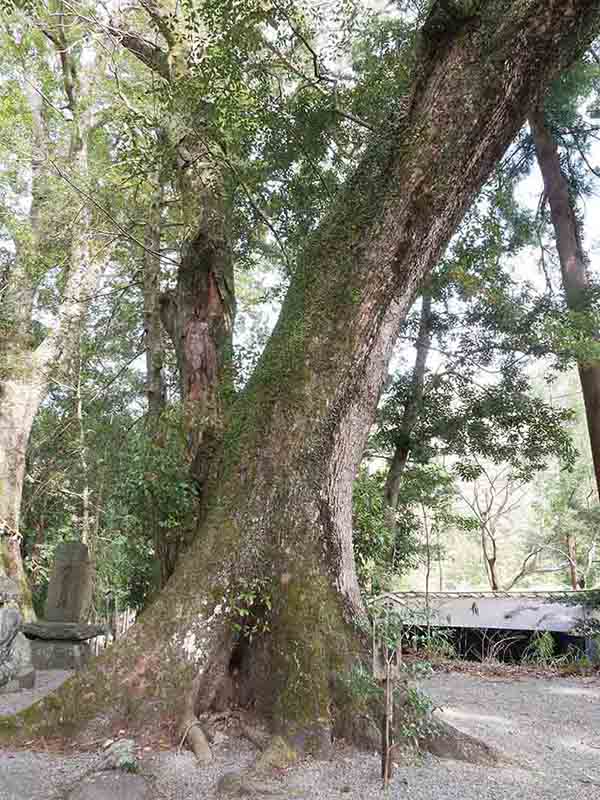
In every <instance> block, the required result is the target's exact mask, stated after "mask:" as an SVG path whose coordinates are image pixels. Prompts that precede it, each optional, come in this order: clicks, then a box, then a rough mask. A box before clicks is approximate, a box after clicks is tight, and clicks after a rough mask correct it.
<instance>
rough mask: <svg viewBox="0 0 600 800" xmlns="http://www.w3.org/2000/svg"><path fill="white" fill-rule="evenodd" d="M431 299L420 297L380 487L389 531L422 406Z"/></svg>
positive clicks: (393, 519)
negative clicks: (409, 366)
mask: <svg viewBox="0 0 600 800" xmlns="http://www.w3.org/2000/svg"><path fill="white" fill-rule="evenodd" d="M431 321H432V314H431V295H430V294H429V293H428V292H427V291H425V292H424V293H423V303H422V306H421V320H420V323H419V333H418V335H417V342H416V350H417V353H416V356H415V366H414V369H413V374H412V380H411V384H410V392H409V395H408V398H407V400H406V404H405V406H404V413H403V415H402V422H401V424H400V430H399V431H398V437H397V439H398V441H397V444H396V448H395V450H394V455H393V456H392V462H391V464H390V468H389V471H388V474H387V478H386V481H385V487H384V498H385V504H386V508H387V516H388V524H389V525H391V527H392V529H395V527H396V522H395V519H396V516H395V515H396V509H397V508H398V499H399V496H400V483H401V481H402V475H403V474H404V470H405V468H406V464H407V463H408V458H409V455H410V436H411V433H412V431H413V428H414V427H415V424H416V422H417V421H418V418H419V412H420V411H421V407H422V402H423V388H424V386H425V367H426V364H427V357H428V355H429V349H430V347H431Z"/></svg>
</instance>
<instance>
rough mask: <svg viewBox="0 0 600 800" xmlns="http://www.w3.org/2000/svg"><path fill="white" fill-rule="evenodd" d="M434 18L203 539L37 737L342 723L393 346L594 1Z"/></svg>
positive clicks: (240, 410)
mask: <svg viewBox="0 0 600 800" xmlns="http://www.w3.org/2000/svg"><path fill="white" fill-rule="evenodd" d="M440 8H441V6H440V5H438V4H436V5H435V6H434V17H432V18H430V19H429V21H428V23H427V24H426V27H425V32H424V35H423V40H422V46H421V49H420V52H419V54H418V60H417V66H416V73H415V82H414V88H413V91H412V94H411V96H410V97H409V98H407V102H406V108H405V111H404V113H403V114H402V115H399V118H398V119H397V120H394V121H393V123H391V124H390V128H389V129H388V130H387V131H385V132H383V131H382V132H381V133H380V135H378V136H377V137H376V139H375V140H374V141H373V142H372V143H371V146H370V147H369V150H368V153H367V155H366V156H365V159H364V161H363V163H362V164H361V165H360V167H359V168H358V170H357V171H356V173H355V175H354V176H353V177H352V178H351V179H350V180H349V181H348V184H347V186H346V187H345V188H344V190H343V191H342V192H341V194H340V196H339V199H338V201H337V203H336V204H335V205H334V207H333V208H332V209H331V211H330V213H329V214H328V215H327V217H326V218H325V219H324V220H323V222H322V224H321V226H320V228H319V229H318V231H317V232H316V233H315V235H314V236H313V237H312V239H311V240H310V241H309V242H308V243H307V245H306V249H305V250H304V252H303V254H302V255H301V257H300V258H299V260H298V263H297V265H296V270H295V273H294V276H293V278H292V282H291V286H290V289H289V292H288V295H287V297H286V299H285V302H284V305H283V308H282V312H281V315H280V318H279V321H278V323H277V325H276V328H275V331H274V332H273V335H272V337H271V339H270V341H269V343H268V345H267V348H266V350H265V352H264V354H263V356H262V358H261V360H260V363H259V365H258V367H257V369H256V371H255V374H254V375H253V377H252V379H251V381H250V382H249V384H248V386H247V387H246V389H245V390H244V392H243V393H242V395H241V396H240V397H239V398H237V400H236V401H235V403H234V405H233V407H232V408H231V410H230V411H229V416H228V425H227V428H226V431H225V439H224V446H223V448H222V450H221V454H220V458H219V460H218V462H217V463H215V467H214V469H213V470H212V471H211V474H210V476H209V479H208V486H207V497H208V498H209V499H210V503H209V505H208V509H207V514H206V517H205V520H204V523H203V525H202V526H201V529H200V531H199V533H198V535H197V537H196V539H195V540H194V542H193V543H192V545H191V547H190V548H189V550H188V551H187V552H186V553H185V556H184V557H182V558H180V560H179V563H178V566H177V568H176V570H175V572H174V574H173V576H172V577H171V579H170V580H169V582H168V584H167V586H166V587H165V589H164V590H163V592H162V593H161V594H160V596H159V597H158V598H157V600H156V602H155V603H154V604H153V605H152V606H151V607H150V608H149V609H148V610H147V611H146V612H145V613H144V614H143V615H142V618H141V620H140V623H139V624H136V625H135V626H134V627H133V628H132V629H131V631H130V632H129V633H128V634H127V636H126V637H125V638H124V639H123V640H122V642H121V644H120V645H118V646H117V647H115V648H114V649H112V650H111V651H110V652H108V653H107V654H106V655H105V656H104V657H101V658H100V659H98V661H97V664H96V666H95V668H94V669H92V670H89V671H86V672H84V673H80V675H79V676H78V677H77V679H75V680H74V681H71V682H70V683H69V684H68V685H67V686H66V687H65V688H64V689H63V690H62V692H60V693H59V694H58V695H55V696H54V697H53V698H52V700H45V701H42V703H40V704H38V706H36V710H35V712H34V713H31V712H28V716H27V724H26V725H25V726H24V729H26V730H27V732H28V734H29V733H30V732H31V731H32V730H36V729H41V728H42V727H46V728H47V727H48V725H50V726H51V725H52V724H57V723H59V722H60V724H61V725H62V726H64V725H65V723H68V722H69V721H81V718H82V717H87V716H90V715H92V714H95V713H97V712H98V711H102V712H103V713H106V711H108V710H109V708H110V710H112V712H113V713H115V712H116V713H118V712H124V711H125V710H127V712H128V714H129V719H130V720H131V719H132V718H133V717H134V716H135V714H136V712H141V711H145V712H146V713H148V712H149V711H150V709H151V708H154V709H156V710H160V709H163V710H165V711H168V712H170V713H174V712H180V713H183V714H184V715H187V716H188V717H189V715H190V714H192V713H193V712H196V713H197V712H199V711H201V710H203V709H206V708H209V707H211V706H215V705H218V704H226V703H228V702H231V700H232V699H234V700H237V701H239V702H241V703H243V704H246V703H252V704H253V706H254V708H255V709H256V711H258V712H260V713H262V714H264V715H265V716H266V717H267V718H268V719H269V720H270V722H271V724H272V726H273V728H275V729H280V730H283V731H284V732H285V733H286V734H287V735H288V737H290V738H291V739H292V740H293V741H294V742H295V743H296V744H298V746H301V745H302V744H303V745H304V746H306V747H307V748H310V747H311V746H313V745H314V746H315V747H318V745H319V744H320V743H322V742H323V736H322V735H321V733H322V732H323V731H325V738H326V739H327V740H328V736H329V730H330V728H331V726H332V724H335V723H336V722H339V720H340V718H341V716H340V711H339V709H340V695H339V694H337V693H336V691H335V688H336V685H337V684H336V682H335V680H334V676H335V674H336V673H339V672H341V671H343V670H344V669H345V668H347V667H348V666H349V665H350V664H351V663H352V662H353V661H354V660H355V659H356V658H360V657H361V656H362V655H363V642H362V640H361V638H360V637H359V636H358V635H357V632H356V631H357V628H356V625H357V622H358V621H360V620H362V619H364V610H363V607H362V603H361V599H360V594H359V590H358V584H357V580H356V574H355V566H354V558H353V552H352V537H351V494H352V482H353V478H354V475H355V473H356V469H357V465H358V463H359V461H360V459H361V456H362V453H363V448H364V445H365V440H366V436H367V433H368V430H369V426H370V425H371V423H372V420H373V418H374V413H375V409H376V405H377V401H378V398H379V395H380V390H381V387H382V383H383V381H384V379H385V376H386V374H387V366H388V362H389V358H390V354H391V352H392V347H393V344H394V340H395V337H396V335H397V332H398V330H399V327H400V324H401V322H402V321H403V319H404V316H405V314H406V311H407V309H408V308H409V307H410V305H411V303H412V301H413V298H414V295H415V292H416V291H417V289H418V286H419V284H420V282H421V280H422V279H423V277H424V275H426V273H427V272H428V271H429V270H430V269H431V268H432V267H433V265H434V264H435V263H436V262H437V260H438V259H439V257H440V255H441V253H442V251H443V249H444V247H445V246H446V244H447V242H448V240H449V238H450V236H451V235H452V233H453V232H454V230H455V228H456V226H457V224H458V222H459V220H460V219H461V217H462V215H463V213H464V211H465V209H466V208H467V207H468V205H469V204H470V203H471V202H472V200H473V198H474V197H475V194H476V193H477V191H478V190H479V189H480V187H481V185H482V184H483V182H484V181H485V179H486V177H487V176H488V175H489V173H490V171H491V169H492V168H493V166H494V164H495V163H496V161H497V160H498V158H499V157H500V156H501V154H502V153H503V152H504V150H505V148H506V147H507V145H508V144H509V143H510V141H511V140H512V139H513V137H514V136H515V134H516V133H517V131H518V129H519V127H520V125H521V124H522V122H523V119H524V114H525V110H526V109H527V108H530V107H531V105H532V103H533V101H534V100H535V98H536V95H537V93H538V92H539V90H540V86H542V85H543V84H545V83H547V82H548V81H549V80H550V79H551V78H552V77H554V75H555V74H556V72H557V70H558V69H559V68H562V67H564V66H565V65H566V64H567V63H569V62H570V61H571V60H572V58H573V57H574V56H575V55H576V54H577V53H578V52H580V50H581V47H583V46H584V44H585V43H586V42H588V41H589V40H590V38H591V37H592V34H593V30H594V29H595V27H594V26H595V25H596V23H597V18H598V17H599V16H600V7H598V4H597V3H595V2H590V1H589V0H585V1H584V0H579V2H572V3H569V4H568V8H567V9H565V4H563V3H561V4H549V3H547V2H546V0H538V1H537V2H529V3H526V4H523V3H522V2H521V0H519V1H518V2H516V0H515V2H504V3H501V4H500V5H499V6H498V4H496V3H494V4H484V8H485V10H484V11H483V12H482V14H483V16H482V17H480V16H479V15H474V16H471V17H469V18H467V19H464V20H456V19H455V18H453V19H451V20H450V19H447V18H445V17H443V16H442V17H441V22H440V16H439V14H440V13H441V12H440ZM452 8H455V9H458V4H452ZM499 9H500V10H499ZM566 11H569V12H570V13H568V14H567V13H566ZM571 12H572V13H571ZM457 13H458V12H457ZM450 23H452V26H451V27H450ZM456 176H460V180H458V181H457V179H456ZM185 687H187V690H186V688H185ZM109 704H110V705H109ZM307 731H308V732H310V735H309V736H307V735H306V733H307Z"/></svg>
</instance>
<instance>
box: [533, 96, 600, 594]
mask: <svg viewBox="0 0 600 800" xmlns="http://www.w3.org/2000/svg"><path fill="white" fill-rule="evenodd" d="M529 124H530V127H531V133H532V135H533V140H534V143H535V149H536V153H537V160H538V164H539V167H540V170H541V173H542V177H543V180H544V192H545V194H546V197H547V199H548V203H549V204H550V214H551V217H552V225H553V227H554V233H555V236H556V248H557V250H558V257H559V260H560V267H561V273H562V283H563V289H564V292H565V297H566V300H567V306H568V307H569V308H570V309H571V310H572V311H584V310H585V309H586V307H587V305H588V297H589V288H590V285H589V277H588V273H587V263H588V260H587V257H586V255H585V252H584V249H583V244H582V241H581V231H580V225H579V223H578V221H577V213H576V209H575V205H574V200H573V198H572V195H571V192H570V190H569V181H568V179H567V177H566V176H565V175H564V174H563V171H562V168H561V163H560V155H559V152H558V146H557V144H556V142H555V140H554V136H553V135H552V131H551V130H550V128H549V127H548V125H547V123H546V121H545V119H544V111H543V106H542V105H538V106H537V107H536V108H535V110H534V111H533V112H531V113H530V115H529ZM596 334H597V335H598V334H599V332H598V331H596ZM578 369H579V380H580V382H581V391H582V393H583V401H584V403H585V413H586V418H587V428H588V434H589V438H590V445H591V449H592V459H593V463H594V473H595V475H596V489H597V491H598V497H600V362H599V361H592V362H587V363H580V364H579V365H578ZM575 582H576V581H575Z"/></svg>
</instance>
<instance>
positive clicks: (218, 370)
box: [161, 140, 235, 493]
mask: <svg viewBox="0 0 600 800" xmlns="http://www.w3.org/2000/svg"><path fill="white" fill-rule="evenodd" d="M178 154H179V159H180V162H182V163H180V165H179V175H178V186H179V191H180V194H181V197H182V205H183V207H184V209H185V212H186V213H185V216H186V218H187V217H188V216H191V217H192V219H191V220H189V228H190V229H191V230H190V234H189V237H188V238H186V240H185V241H184V242H183V244H182V250H181V260H180V264H179V269H178V271H177V286H176V288H175V290H174V291H173V292H170V293H167V294H165V295H163V297H162V298H161V318H162V321H163V324H164V326H165V328H166V330H167V332H168V333H169V336H170V338H171V340H172V342H173V346H174V348H175V354H176V357H177V365H178V368H179V377H180V384H181V397H182V401H183V406H184V424H185V429H186V432H187V436H188V450H189V457H190V462H191V465H192V474H193V476H194V478H195V480H196V481H197V483H198V486H199V489H200V492H201V493H202V491H203V487H204V484H205V482H206V480H207V477H208V470H209V467H210V462H211V460H212V458H213V455H214V451H215V448H216V446H217V443H218V442H219V441H220V438H221V433H222V429H223V418H224V411H225V406H226V405H227V403H228V402H229V401H230V400H231V394H232V387H233V375H232V362H231V357H232V336H233V320H234V315H235V297H234V288H233V286H234V284H233V257H232V252H231V246H230V243H229V240H228V234H227V208H226V200H225V196H224V189H223V176H222V175H221V171H220V169H215V167H214V165H213V164H212V156H211V154H210V150H208V149H207V148H206V146H205V144H204V143H203V142H202V141H201V140H194V141H190V142H183V143H180V144H179V146H178ZM184 157H185V161H182V159H183V158H184ZM207 165H208V166H207Z"/></svg>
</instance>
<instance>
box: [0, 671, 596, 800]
mask: <svg viewBox="0 0 600 800" xmlns="http://www.w3.org/2000/svg"><path fill="white" fill-rule="evenodd" d="M425 688H426V689H427V691H428V692H429V693H430V694H431V696H432V697H433V699H434V701H435V702H436V704H437V705H438V706H440V707H441V710H439V711H438V712H437V713H439V714H441V715H442V716H443V718H444V719H446V720H447V721H448V722H451V723H452V724H454V725H456V727H458V728H461V729H462V730H464V731H466V732H468V733H470V734H473V735H475V736H480V737H481V738H483V739H485V740H486V741H487V742H489V743H491V744H493V745H495V746H496V747H497V748H499V749H500V750H502V751H503V753H505V754H506V755H507V756H508V757H509V759H511V764H510V765H509V766H502V767H497V768H494V769H490V768H484V767H479V766H473V765H470V764H463V763H458V762H452V761H441V760H439V759H435V758H433V757H431V756H426V757H424V758H423V760H422V761H421V762H420V763H418V764H416V765H414V764H413V765H410V766H400V767H399V768H398V769H397V770H396V772H395V775H394V779H393V782H392V784H391V786H390V791H389V794H388V795H387V797H389V798H394V799H395V798H398V800H400V798H402V800H404V799H405V798H415V800H417V798H418V800H517V798H518V800H557V798H559V797H569V800H595V798H598V800H600V679H599V678H598V677H596V678H590V679H583V678H577V679H563V678H552V679H542V678H538V679H535V678H530V677H527V678H526V679H522V680H503V679H498V678H495V679H493V680H492V679H489V678H482V677H478V676H474V675H463V674H438V675H436V676H434V677H433V678H431V679H430V680H428V681H427V683H426V684H425ZM97 758H98V757H97V756H95V755H93V754H82V755H78V756H69V757H65V756H59V755H51V754H39V753H27V752H19V753H6V752H0V800H54V799H55V798H60V797H61V791H60V788H59V787H63V788H64V787H66V786H67V785H72V784H73V783H74V782H77V781H78V780H80V779H81V777H82V775H83V774H85V773H86V772H87V771H89V770H91V769H93V768H94V766H95V765H96V764H97ZM252 758H253V749H252V747H251V746H250V745H249V744H248V743H247V742H245V741H240V740H238V739H228V740H226V741H225V742H224V743H223V744H222V745H221V746H220V747H219V749H218V750H217V751H216V752H215V760H214V762H213V764H212V765H211V766H210V767H208V768H207V767H197V766H196V764H195V761H194V759H193V757H192V755H191V754H190V753H182V754H181V755H178V754H177V753H174V752H163V753H156V754H146V755H145V756H144V758H143V771H144V772H145V773H146V774H148V775H151V776H153V778H154V782H155V792H156V798H157V800H158V799H159V798H160V800H163V799H164V800H198V799H199V798H202V800H211V799H212V798H215V797H216V792H215V786H216V782H217V780H218V779H219V777H220V776H221V775H223V774H224V773H226V772H232V771H236V770H239V769H241V768H243V767H244V766H247V765H248V764H250V763H251V761H252ZM265 788H270V790H271V791H273V790H275V792H276V793H275V794H271V795H270V796H271V797H273V796H274V797H279V798H286V800H287V798H290V799H291V798H297V799H298V800H329V799H330V798H331V799H335V798H350V799H351V800H370V798H380V797H382V792H381V785H380V781H379V758H378V757H377V756H375V755H368V754H367V755H365V754H357V753H355V752H354V751H352V750H350V749H346V748H339V749H338V751H337V753H336V757H335V758H334V759H333V760H332V761H329V762H313V761H305V762H303V763H302V764H300V765H298V766H296V767H293V768H291V769H289V770H287V771H285V772H284V773H282V774H280V775H278V776H277V778H276V779H275V780H273V781H271V783H270V785H269V787H265ZM263 796H264V795H263Z"/></svg>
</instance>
